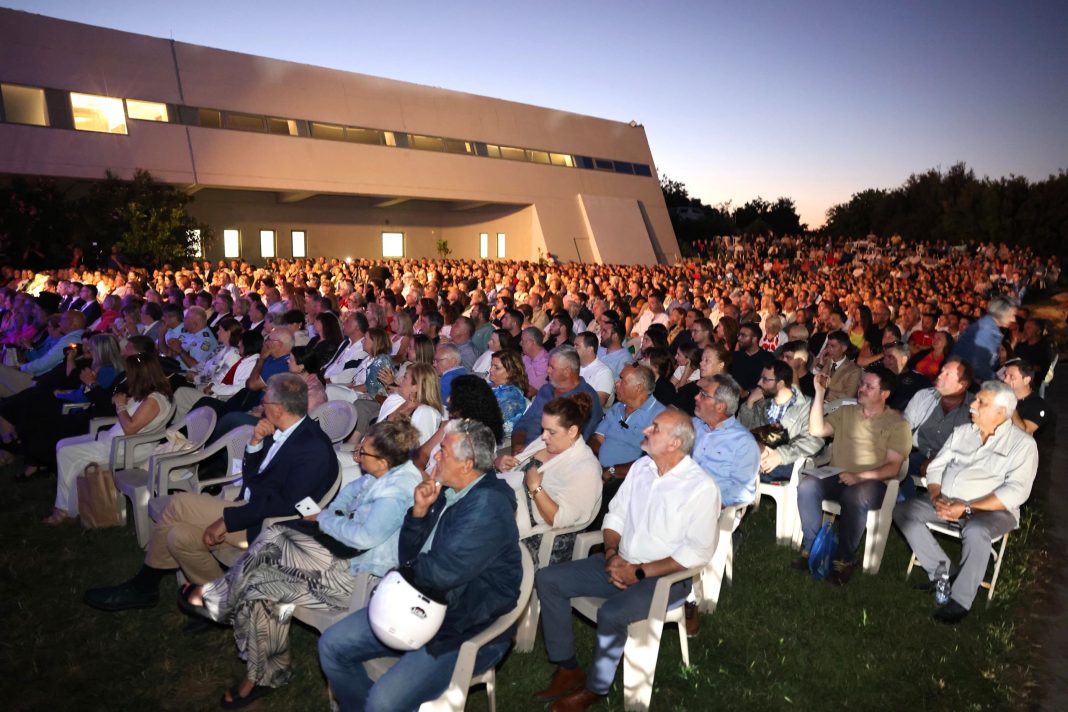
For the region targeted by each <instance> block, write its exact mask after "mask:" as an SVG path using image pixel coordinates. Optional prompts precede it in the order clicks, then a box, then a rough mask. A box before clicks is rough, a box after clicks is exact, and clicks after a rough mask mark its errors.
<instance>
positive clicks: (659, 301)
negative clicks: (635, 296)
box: [631, 292, 668, 341]
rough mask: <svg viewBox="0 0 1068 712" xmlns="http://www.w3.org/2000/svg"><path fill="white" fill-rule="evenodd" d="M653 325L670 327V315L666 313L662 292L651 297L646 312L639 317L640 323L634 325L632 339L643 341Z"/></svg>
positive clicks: (654, 293)
mask: <svg viewBox="0 0 1068 712" xmlns="http://www.w3.org/2000/svg"><path fill="white" fill-rule="evenodd" d="M653 324H663V325H664V326H667V325H668V313H667V312H666V311H664V294H663V293H662V292H653V293H652V294H650V295H649V301H648V302H646V303H645V311H643V312H642V314H641V316H639V317H638V323H637V324H635V325H634V331H633V332H631V337H632V338H635V339H637V340H638V341H641V340H642V337H643V336H645V332H646V331H648V329H649V327H650V326H652V325H653Z"/></svg>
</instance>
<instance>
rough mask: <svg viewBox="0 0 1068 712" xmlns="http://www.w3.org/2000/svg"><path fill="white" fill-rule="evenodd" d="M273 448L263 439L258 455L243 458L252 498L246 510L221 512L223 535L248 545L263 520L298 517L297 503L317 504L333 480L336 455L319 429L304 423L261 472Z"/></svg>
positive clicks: (328, 439) (272, 439) (249, 454)
mask: <svg viewBox="0 0 1068 712" xmlns="http://www.w3.org/2000/svg"><path fill="white" fill-rule="evenodd" d="M273 444H274V438H273V437H271V438H265V439H264V440H263V447H262V448H260V449H259V450H258V451H257V452H251V453H250V452H246V453H245V460H244V462H243V463H242V466H241V471H242V473H243V474H244V483H245V487H246V488H247V489H248V490H249V491H250V492H251V493H252V496H251V497H249V502H248V504H246V505H245V506H244V507H227V508H226V509H225V510H223V520H224V521H225V522H226V531H228V532H239V531H242V530H244V531H245V536H246V538H247V539H248V542H249V543H250V544H251V543H252V542H253V541H255V540H256V537H257V536H259V534H260V527H262V526H263V520H264V519H267V518H268V517H286V516H289V515H291V514H296V512H297V510H296V509H294V507H295V505H296V504H297V502H299V501H300V500H302V499H304V498H305V497H311V498H312V499H314V500H315V501H316V502H318V501H319V500H321V499H322V498H323V497H324V496H325V495H326V493H327V491H328V490H329V489H330V487H331V486H333V484H334V481H335V480H337V471H338V463H337V455H335V454H334V446H333V445H332V444H331V443H330V438H328V437H327V436H326V433H324V432H323V430H322V428H320V427H319V424H318V423H316V422H315V421H314V420H312V419H311V418H305V419H304V422H302V423H301V424H300V425H299V426H297V429H296V430H295V431H293V434H292V435H290V436H289V439H288V440H286V442H285V443H284V444H283V445H282V447H281V448H280V449H279V450H278V452H277V453H275V456H274V459H272V460H271V462H270V464H268V465H267V467H266V469H264V470H263V472H260V471H259V470H260V463H261V462H263V458H265V457H267V453H268V452H269V451H270V449H271V445H273Z"/></svg>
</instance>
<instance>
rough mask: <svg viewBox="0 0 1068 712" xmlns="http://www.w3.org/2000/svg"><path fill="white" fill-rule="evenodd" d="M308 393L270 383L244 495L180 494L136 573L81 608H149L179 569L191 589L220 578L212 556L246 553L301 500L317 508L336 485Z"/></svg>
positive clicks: (295, 381) (287, 382) (330, 452)
mask: <svg viewBox="0 0 1068 712" xmlns="http://www.w3.org/2000/svg"><path fill="white" fill-rule="evenodd" d="M307 414H308V386H307V384H306V383H305V382H304V379H303V378H301V377H300V376H297V375H295V374H291V373H280V374H278V375H276V376H272V377H271V378H270V380H269V381H268V382H267V392H266V396H265V397H264V399H263V416H262V418H261V419H260V421H259V422H258V423H257V424H256V427H255V430H254V431H253V433H252V438H251V440H250V441H249V443H248V446H247V447H246V448H245V458H244V461H243V462H242V466H241V472H242V487H241V492H240V493H239V494H238V496H237V497H236V498H235V499H233V500H232V501H231V500H227V499H224V498H222V497H214V496H212V495H208V494H194V493H191V492H179V493H178V494H175V495H173V496H172V497H171V498H170V502H169V503H168V504H167V507H166V509H164V510H163V514H162V515H160V519H159V521H158V522H157V523H156V524H155V526H153V528H152V534H151V536H150V537H149V540H148V546H147V547H145V560H144V565H143V566H142V567H141V570H140V571H139V572H138V573H137V575H136V576H134V577H133V578H132V579H130V580H129V581H127V582H126V583H122V584H119V585H118V586H107V587H104V588H94V589H90V590H89V591H87V592H86V594H85V599H84V600H85V603H86V604H88V605H89V606H92V607H93V608H96V609H99V610H102V611H122V610H126V609H129V608H149V607H152V606H155V605H156V603H157V602H158V601H159V584H160V581H162V580H163V577H164V576H166V575H167V574H168V573H171V572H173V571H174V569H176V568H180V569H181V570H182V572H183V573H184V574H185V576H186V578H188V579H189V580H190V581H192V582H193V583H198V584H202V583H207V582H208V581H213V580H215V579H217V578H218V577H219V576H221V575H222V568H221V567H220V565H219V562H218V561H217V560H216V559H215V557H214V555H213V552H215V551H220V550H229V551H230V552H234V550H240V549H245V548H247V547H248V544H249V543H250V542H252V541H254V540H255V539H256V537H257V536H259V533H260V527H261V526H262V525H263V521H264V520H265V519H267V518H268V517H284V516H288V515H291V514H293V513H294V512H296V510H295V509H294V507H295V505H296V504H297V502H299V501H301V500H302V499H304V498H305V497H311V498H312V499H313V500H315V501H317V502H318V501H320V500H321V499H322V498H323V497H324V496H325V495H326V493H327V492H328V491H329V490H330V487H331V486H332V485H333V484H334V482H335V481H336V480H337V476H338V460H337V456H336V455H335V454H334V448H333V445H332V444H331V443H330V438H328V437H327V436H326V434H325V433H324V432H323V431H322V429H321V428H320V427H319V425H318V424H317V423H316V422H315V421H313V420H309V419H308V418H307Z"/></svg>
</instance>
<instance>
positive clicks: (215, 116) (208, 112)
mask: <svg viewBox="0 0 1068 712" xmlns="http://www.w3.org/2000/svg"><path fill="white" fill-rule="evenodd" d="M197 123H198V124H200V125H201V126H205V127H207V128H209V129H221V128H222V112H221V111H216V110H215V109H198V110H197Z"/></svg>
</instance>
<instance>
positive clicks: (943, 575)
mask: <svg viewBox="0 0 1068 712" xmlns="http://www.w3.org/2000/svg"><path fill="white" fill-rule="evenodd" d="M949 594H950V588H949V567H947V566H946V562H945V561H940V562H938V568H937V569H935V590H934V595H935V603H936V604H938V605H939V606H944V605H946V604H947V603H949Z"/></svg>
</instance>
